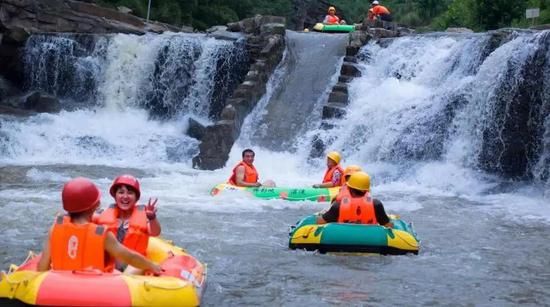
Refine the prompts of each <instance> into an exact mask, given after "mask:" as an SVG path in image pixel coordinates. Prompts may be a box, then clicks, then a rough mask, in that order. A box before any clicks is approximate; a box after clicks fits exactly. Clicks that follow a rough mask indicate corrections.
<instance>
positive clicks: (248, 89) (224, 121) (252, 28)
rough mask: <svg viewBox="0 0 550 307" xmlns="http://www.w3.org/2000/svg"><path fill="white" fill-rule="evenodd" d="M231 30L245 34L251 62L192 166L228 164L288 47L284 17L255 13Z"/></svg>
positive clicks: (205, 136) (207, 129) (207, 167)
mask: <svg viewBox="0 0 550 307" xmlns="http://www.w3.org/2000/svg"><path fill="white" fill-rule="evenodd" d="M228 30H230V31H235V32H242V33H244V34H245V35H246V45H247V49H248V50H249V53H250V56H251V62H252V65H251V66H250V69H249V71H248V73H247V75H246V78H245V80H244V82H242V83H241V84H240V85H239V86H238V87H237V88H236V89H235V91H234V92H233V95H232V96H231V97H230V98H229V99H228V101H227V103H226V105H225V107H224V109H223V110H222V112H221V116H220V117H221V118H220V120H219V121H217V122H216V123H215V124H214V125H211V126H208V127H206V129H205V132H204V134H203V135H202V139H201V144H200V145H199V150H200V152H199V154H198V155H197V156H195V157H194V158H193V166H194V167H197V168H200V169H208V170H213V169H217V168H221V167H223V166H224V165H225V162H226V161H227V159H228V157H229V152H230V151H231V147H232V146H233V143H234V142H235V140H236V139H237V137H238V136H239V134H240V131H241V126H242V124H243V121H244V119H245V117H246V116H247V115H248V114H249V113H250V111H252V109H253V108H254V106H255V105H256V104H257V103H258V101H259V100H260V98H261V97H262V96H263V94H265V91H266V84H267V80H268V79H269V76H270V75H271V73H272V72H273V70H274V69H275V67H276V66H277V64H278V63H279V62H280V61H281V58H282V56H283V52H284V49H285V39H284V37H285V19H284V18H282V17H276V16H256V17H253V18H247V19H244V20H242V21H240V22H237V23H231V24H229V25H228Z"/></svg>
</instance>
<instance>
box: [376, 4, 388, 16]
mask: <svg viewBox="0 0 550 307" xmlns="http://www.w3.org/2000/svg"><path fill="white" fill-rule="evenodd" d="M372 12H373V13H374V14H376V15H386V14H390V10H388V8H387V7H385V6H381V5H377V6H375V7H373V8H372Z"/></svg>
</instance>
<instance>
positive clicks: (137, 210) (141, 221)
mask: <svg viewBox="0 0 550 307" xmlns="http://www.w3.org/2000/svg"><path fill="white" fill-rule="evenodd" d="M109 194H111V196H112V197H113V198H114V200H115V203H114V204H111V205H110V206H109V207H108V208H107V209H105V210H101V211H98V212H97V214H96V215H95V216H94V222H95V223H97V224H100V225H105V226H107V230H108V231H109V232H111V233H112V234H114V235H115V236H116V238H117V240H118V241H119V242H120V243H122V244H123V245H124V246H126V247H128V248H130V249H132V250H134V251H136V252H138V253H140V254H141V255H144V256H145V253H146V251H147V245H148V244H149V236H153V237H156V236H158V235H160V231H161V228H160V223H159V221H158V219H157V208H156V204H157V199H156V198H155V199H154V200H151V199H149V202H148V203H147V205H138V203H137V202H138V200H139V198H140V196H141V189H140V186H139V181H138V180H137V179H136V178H134V177H133V176H131V175H122V176H118V177H117V178H116V179H115V180H114V181H113V184H112V185H111V188H110V189H109ZM116 268H117V269H118V270H120V271H124V272H125V273H127V274H134V275H136V274H141V273H142V272H141V271H139V270H137V269H136V268H134V267H133V266H131V265H128V266H127V267H126V263H121V262H117V263H116Z"/></svg>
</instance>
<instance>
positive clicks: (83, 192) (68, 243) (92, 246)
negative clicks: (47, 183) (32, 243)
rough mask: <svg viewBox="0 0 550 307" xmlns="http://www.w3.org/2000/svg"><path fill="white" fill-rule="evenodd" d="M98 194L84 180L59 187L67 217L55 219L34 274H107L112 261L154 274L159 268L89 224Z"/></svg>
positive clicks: (69, 182)
mask: <svg viewBox="0 0 550 307" xmlns="http://www.w3.org/2000/svg"><path fill="white" fill-rule="evenodd" d="M100 198H101V193H100V192H99V189H98V188H97V186H96V185H95V184H93V183H92V182H91V181H90V180H88V179H86V178H76V179H72V180H70V181H68V182H67V183H66V184H65V185H64V186H63V191H62V192H61V199H62V202H63V209H64V210H65V211H67V215H65V216H58V217H57V218H56V221H55V223H54V224H53V226H52V228H51V229H50V231H49V233H48V237H47V239H46V241H45V242H44V250H43V251H42V256H41V258H40V260H39V262H38V266H37V269H38V271H47V270H50V269H53V270H60V271H75V270H76V271H79V270H99V271H101V272H111V271H112V270H113V262H114V259H118V260H120V261H123V262H125V263H129V264H130V265H132V266H134V267H136V268H139V269H142V270H149V271H152V272H153V273H155V274H159V273H161V268H160V266H159V265H157V264H155V263H153V262H151V261H150V260H148V259H147V258H145V257H144V256H143V255H141V254H139V253H137V252H135V251H132V250H130V249H128V248H127V247H125V246H124V245H122V244H120V243H119V242H118V241H117V239H116V238H115V236H114V235H113V234H112V233H111V232H109V231H107V229H106V228H105V226H101V225H96V224H93V223H92V215H93V214H94V211H95V210H96V209H97V208H98V207H99V205H100V201H99V200H100Z"/></svg>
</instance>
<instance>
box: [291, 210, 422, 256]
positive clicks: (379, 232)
mask: <svg viewBox="0 0 550 307" xmlns="http://www.w3.org/2000/svg"><path fill="white" fill-rule="evenodd" d="M390 219H391V221H392V222H393V224H394V228H393V229H390V228H386V227H384V226H380V225H363V224H344V223H328V224H324V225H317V224H316V220H317V216H316V215H310V216H308V217H305V218H304V219H302V220H301V221H299V222H298V223H297V224H296V226H294V227H293V228H292V230H291V232H290V241H289V247H290V248H291V249H305V250H308V251H313V250H319V252H321V253H326V252H344V253H377V254H382V255H403V254H407V253H413V254H418V250H419V246H420V243H419V241H418V239H417V238H416V233H415V232H414V230H413V228H412V225H411V224H406V223H405V222H404V221H402V220H400V219H399V218H398V217H397V216H395V215H390Z"/></svg>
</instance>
